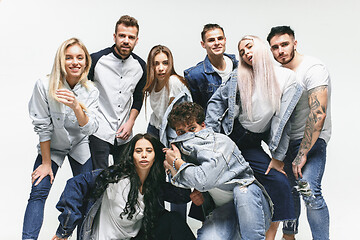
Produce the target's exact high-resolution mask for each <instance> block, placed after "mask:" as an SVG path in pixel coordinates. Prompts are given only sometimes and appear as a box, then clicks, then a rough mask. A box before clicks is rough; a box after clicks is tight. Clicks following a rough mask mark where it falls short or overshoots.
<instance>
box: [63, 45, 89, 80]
mask: <svg viewBox="0 0 360 240" xmlns="http://www.w3.org/2000/svg"><path fill="white" fill-rule="evenodd" d="M85 67H86V57H85V52H84V50H83V49H82V48H81V47H80V45H79V44H74V45H71V46H69V47H68V48H67V49H66V50H65V71H66V74H67V75H66V80H67V82H68V83H69V84H70V85H74V84H76V83H77V82H78V81H79V80H80V77H81V74H82V73H83V72H84V69H85Z"/></svg>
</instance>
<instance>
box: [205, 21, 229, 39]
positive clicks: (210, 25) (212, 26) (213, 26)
mask: <svg viewBox="0 0 360 240" xmlns="http://www.w3.org/2000/svg"><path fill="white" fill-rule="evenodd" d="M216 28H218V29H221V31H222V32H223V34H224V36H225V32H224V29H223V28H222V27H220V25H219V24H216V23H208V24H205V25H204V27H203V30H202V32H201V39H202V41H203V42H205V34H206V33H207V32H208V31H210V30H213V29H216Z"/></svg>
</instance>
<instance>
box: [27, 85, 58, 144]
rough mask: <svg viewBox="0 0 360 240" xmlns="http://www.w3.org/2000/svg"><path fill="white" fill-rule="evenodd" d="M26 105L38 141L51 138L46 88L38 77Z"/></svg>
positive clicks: (51, 129) (51, 126) (50, 121)
mask: <svg viewBox="0 0 360 240" xmlns="http://www.w3.org/2000/svg"><path fill="white" fill-rule="evenodd" d="M28 107H29V114H30V118H31V119H32V123H33V125H34V131H35V132H36V133H37V134H38V135H39V141H40V142H46V141H49V140H51V136H52V132H53V124H52V120H51V117H50V110H49V103H48V98H47V89H46V88H45V86H44V84H43V82H42V80H40V79H39V80H38V81H37V82H36V84H35V87H34V90H33V94H32V96H31V99H30V101H29V105H28Z"/></svg>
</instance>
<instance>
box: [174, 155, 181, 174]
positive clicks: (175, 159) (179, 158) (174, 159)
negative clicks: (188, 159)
mask: <svg viewBox="0 0 360 240" xmlns="http://www.w3.org/2000/svg"><path fill="white" fill-rule="evenodd" d="M177 160H181V158H178V157H176V158H175V159H174V161H173V162H172V167H173V169H174V170H175V171H178V170H177V169H176V161H177Z"/></svg>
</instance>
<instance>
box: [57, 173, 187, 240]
mask: <svg viewBox="0 0 360 240" xmlns="http://www.w3.org/2000/svg"><path fill="white" fill-rule="evenodd" d="M101 171H102V170H95V171H92V172H88V173H85V174H79V175H77V176H75V177H73V178H71V179H69V180H68V181H67V183H66V186H65V189H64V191H63V193H62V195H61V197H60V200H59V202H58V203H57V205H56V208H57V209H58V210H59V211H60V212H61V214H60V215H59V217H58V219H59V222H60V224H59V227H58V229H57V231H56V236H58V237H60V238H68V237H69V236H70V235H71V234H72V232H73V231H74V229H75V227H76V226H80V225H81V230H80V236H78V239H80V240H90V239H91V233H92V226H93V223H94V220H95V217H96V215H97V213H98V212H99V210H100V207H101V202H102V196H101V197H99V198H97V199H94V198H93V197H92V196H91V194H92V191H93V189H94V187H95V180H96V177H97V176H98V175H99V174H100V172H101ZM170 189H171V190H170ZM189 195H190V191H189V192H188V194H187V195H184V194H183V192H182V191H179V189H178V188H175V187H173V186H172V185H171V184H170V183H166V182H164V183H163V184H162V185H161V187H160V192H159V194H158V202H159V205H160V208H159V211H163V210H164V206H163V201H168V202H172V203H187V202H189V201H190V197H189ZM83 219H84V220H83ZM82 220H83V222H82Z"/></svg>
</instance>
